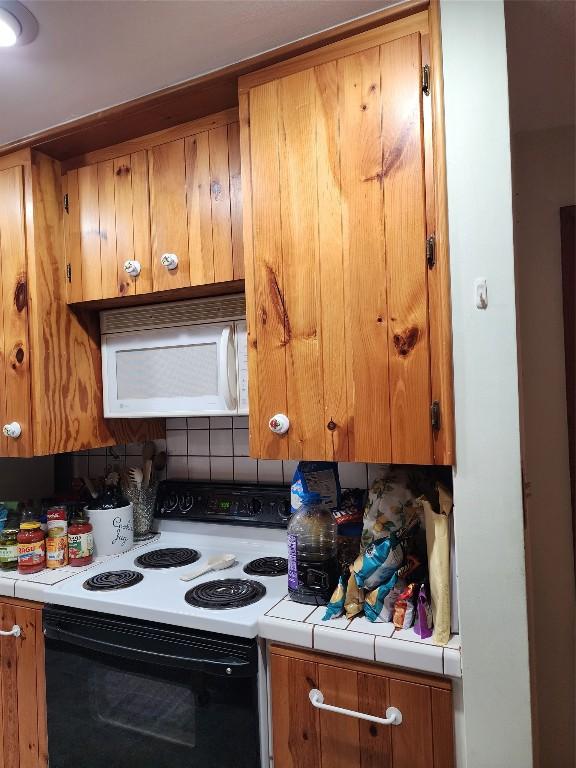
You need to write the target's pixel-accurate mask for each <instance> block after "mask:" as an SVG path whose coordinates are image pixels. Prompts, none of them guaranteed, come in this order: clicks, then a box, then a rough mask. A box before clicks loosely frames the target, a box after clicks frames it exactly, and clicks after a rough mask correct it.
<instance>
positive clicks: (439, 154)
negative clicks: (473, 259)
mask: <svg viewBox="0 0 576 768" xmlns="http://www.w3.org/2000/svg"><path fill="white" fill-rule="evenodd" d="M429 42H430V67H431V82H432V88H431V91H432V93H431V96H430V97H427V99H426V100H425V103H426V102H428V100H430V99H431V110H432V159H433V182H434V183H433V187H432V189H431V188H430V184H429V183H427V193H428V192H430V193H433V195H434V206H435V235H436V267H435V268H434V269H433V270H432V271H431V272H430V274H429V277H428V287H429V291H430V318H431V320H430V344H431V362H432V399H433V400H438V401H439V403H440V408H441V414H442V416H441V428H440V430H439V431H438V432H435V433H434V459H435V461H436V464H455V463H456V447H455V434H454V380H453V370H452V312H451V301H452V296H451V290H450V253H449V238H448V235H449V233H448V191H447V186H446V147H445V136H444V82H443V75H442V32H441V29H440V3H438V2H433V3H431V5H430V38H429ZM426 120H427V113H426V111H425V112H424V124H425V126H426ZM426 153H427V157H428V155H429V153H430V151H429V145H427V146H426Z"/></svg>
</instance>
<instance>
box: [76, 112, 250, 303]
mask: <svg viewBox="0 0 576 768" xmlns="http://www.w3.org/2000/svg"><path fill="white" fill-rule="evenodd" d="M239 142H240V139H239V126H238V117H237V111H236V110H227V111H226V112H223V113H219V114H218V115H215V116H213V117H212V118H204V119H202V120H200V121H195V122H194V123H188V124H186V125H183V126H178V127H177V128H175V129H169V130H167V131H162V132H160V133H159V134H154V135H152V136H148V137H143V138H142V139H140V140H136V141H132V142H127V143H125V144H122V145H118V146H117V147H110V148H108V149H105V150H99V151H97V152H95V153H93V154H92V155H91V156H88V157H87V158H81V159H79V160H78V161H77V162H78V163H79V165H78V167H74V168H70V169H69V170H68V172H67V174H66V176H65V186H66V189H65V193H66V194H67V195H68V197H67V212H65V214H64V217H65V218H64V222H65V233H66V235H65V236H66V261H67V265H68V267H67V269H68V287H67V296H68V301H69V303H77V302H85V301H93V300H100V299H109V298H115V297H119V296H128V295H133V294H145V293H151V292H156V291H166V290H172V289H176V288H187V287H189V286H198V285H209V284H212V283H225V282H228V281H231V280H238V279H241V278H243V276H244V267H243V254H242V250H243V246H242V235H241V227H242V223H241V222H242V204H241V194H240V147H239ZM86 160H87V161H88V162H86ZM75 164H77V163H75V162H73V163H72V165H75ZM174 257H175V258H174ZM167 258H168V259H172V261H173V262H174V263H175V264H176V266H175V268H173V269H169V268H168V266H166V263H165V262H166V260H167ZM127 261H132V262H134V261H136V262H138V264H139V267H140V273H139V274H138V275H137V276H131V275H130V274H128V273H127V272H126V270H125V263H126V262H127Z"/></svg>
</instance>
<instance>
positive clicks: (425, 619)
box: [414, 584, 433, 640]
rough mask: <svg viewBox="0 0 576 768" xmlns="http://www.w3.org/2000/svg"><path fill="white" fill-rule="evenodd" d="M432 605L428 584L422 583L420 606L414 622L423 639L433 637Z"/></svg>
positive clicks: (419, 594)
mask: <svg viewBox="0 0 576 768" xmlns="http://www.w3.org/2000/svg"><path fill="white" fill-rule="evenodd" d="M432 626H433V620H432V606H431V605H430V600H429V599H428V589H427V587H426V584H421V585H420V590H419V592H418V608H417V611H416V621H415V622H414V632H416V634H417V635H418V636H419V637H421V638H422V639H423V640H424V639H426V638H427V637H432Z"/></svg>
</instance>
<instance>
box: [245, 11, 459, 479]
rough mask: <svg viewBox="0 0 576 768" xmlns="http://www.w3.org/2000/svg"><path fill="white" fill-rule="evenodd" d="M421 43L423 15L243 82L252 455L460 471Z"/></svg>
mask: <svg viewBox="0 0 576 768" xmlns="http://www.w3.org/2000/svg"><path fill="white" fill-rule="evenodd" d="M424 37H426V40H427V14H425V13H424V14H418V15H417V16H414V17H410V18H409V19H405V20H402V22H395V23H393V24H390V25H387V27H385V28H382V30H381V33H380V35H378V31H377V30H376V31H375V30H372V31H371V32H370V33H369V34H366V35H360V36H358V37H357V38H351V39H349V40H348V41H345V43H344V42H341V43H337V44H334V45H332V46H326V47H325V48H322V49H320V50H319V51H318V52H315V53H311V54H305V55H304V56H302V57H300V58H299V59H295V60H294V61H292V62H283V63H282V64H279V65H276V66H273V67H271V68H269V69H268V70H264V71H262V72H260V73H255V74H251V75H247V76H246V77H245V78H242V79H241V81H240V118H241V134H242V139H241V146H242V167H243V183H244V210H245V249H246V258H247V274H246V295H247V305H248V325H249V347H248V348H249V356H250V361H249V371H250V430H251V435H250V438H251V444H250V445H251V455H253V456H256V457H261V458H271V459H278V458H282V459H328V460H340V461H368V462H390V461H391V462H395V463H417V464H432V463H448V462H449V459H450V453H449V452H446V451H444V450H443V449H442V450H438V451H437V450H436V445H437V441H436V439H435V435H434V425H433V422H432V418H431V407H432V404H433V400H434V398H435V393H433V386H432V383H433V382H432V378H433V371H434V369H435V367H436V366H438V365H440V366H442V365H446V359H445V357H443V356H442V355H441V354H440V350H439V349H437V348H436V347H435V346H433V345H432V344H431V332H430V325H431V314H432V313H433V312H437V311H440V312H444V313H446V312H447V313H448V316H449V307H446V306H445V307H443V308H442V307H437V306H436V305H434V306H431V305H430V301H429V279H430V274H429V273H430V271H431V267H430V266H429V265H428V262H427V259H426V248H427V238H428V237H429V235H430V230H431V229H432V228H433V227H434V220H433V218H434V213H433V201H432V200H430V197H431V196H432V197H433V195H434V190H433V186H434V185H433V175H431V174H430V173H429V174H428V176H429V178H428V180H427V169H429V166H430V165H431V162H432V161H431V158H430V157H427V154H426V153H427V152H428V154H430V153H431V147H427V143H426V134H425V132H426V129H427V126H428V123H429V122H430V119H431V118H430V110H429V108H428V107H427V106H426V105H425V104H424V100H425V99H429V98H430V96H428V95H424V94H423V89H422V73H423V63H424V58H423V56H424V54H423V38H424ZM426 45H427V43H426ZM426 50H427V48H426ZM426 55H427V54H426ZM276 413H284V414H286V415H287V416H288V418H289V420H290V428H289V430H288V432H287V433H285V434H284V435H278V434H274V433H273V432H272V431H271V430H270V429H269V420H270V418H271V417H272V416H274V415H275V414H276ZM441 428H442V429H444V430H447V431H450V430H451V412H446V413H444V414H443V421H442V425H441Z"/></svg>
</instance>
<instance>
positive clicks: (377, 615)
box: [364, 573, 398, 621]
mask: <svg viewBox="0 0 576 768" xmlns="http://www.w3.org/2000/svg"><path fill="white" fill-rule="evenodd" d="M397 579H398V574H397V573H393V574H392V575H391V576H390V578H389V579H388V581H387V582H386V583H385V584H380V586H379V587H376V589H373V590H372V591H371V592H369V593H368V594H367V595H366V600H365V602H364V615H365V616H366V618H367V619H368V621H387V619H385V618H384V616H385V615H386V613H385V611H384V602H385V600H386V597H387V596H388V594H389V593H390V591H391V590H392V588H393V587H394V585H395V584H396V581H397Z"/></svg>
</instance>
